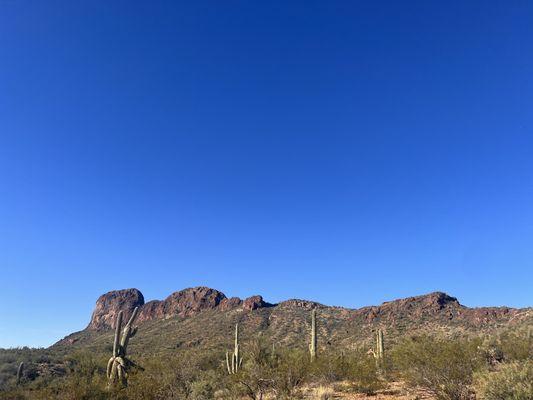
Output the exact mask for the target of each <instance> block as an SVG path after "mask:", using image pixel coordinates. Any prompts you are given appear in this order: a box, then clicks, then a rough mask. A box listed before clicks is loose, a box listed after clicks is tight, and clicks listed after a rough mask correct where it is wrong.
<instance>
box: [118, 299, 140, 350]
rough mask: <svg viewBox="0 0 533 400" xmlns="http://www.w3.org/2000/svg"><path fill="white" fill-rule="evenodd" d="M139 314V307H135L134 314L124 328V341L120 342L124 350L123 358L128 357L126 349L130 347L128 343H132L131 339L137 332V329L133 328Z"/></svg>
mask: <svg viewBox="0 0 533 400" xmlns="http://www.w3.org/2000/svg"><path fill="white" fill-rule="evenodd" d="M138 312H139V307H135V309H134V310H133V313H132V314H131V317H130V319H129V320H128V323H127V324H126V326H125V327H124V331H123V332H122V339H121V341H120V347H121V348H122V353H123V354H122V356H125V355H126V349H127V347H128V343H129V341H130V338H131V337H132V336H133V335H134V334H135V333H136V332H137V329H136V328H134V327H133V323H134V321H135V318H136V317H137V313H138Z"/></svg>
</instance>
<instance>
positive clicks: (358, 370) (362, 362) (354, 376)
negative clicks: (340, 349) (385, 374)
mask: <svg viewBox="0 0 533 400" xmlns="http://www.w3.org/2000/svg"><path fill="white" fill-rule="evenodd" d="M349 371H350V381H351V383H352V388H353V389H354V390H355V391H357V392H359V393H365V394H369V395H371V394H375V393H376V391H377V390H379V389H382V388H383V387H384V383H383V382H382V380H381V379H380V371H379V369H378V367H377V366H376V362H375V360H374V359H373V358H371V357H368V356H366V355H360V357H358V358H357V359H355V362H353V363H352V365H351V366H350V370H349Z"/></svg>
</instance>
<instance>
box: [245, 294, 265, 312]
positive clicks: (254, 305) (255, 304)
mask: <svg viewBox="0 0 533 400" xmlns="http://www.w3.org/2000/svg"><path fill="white" fill-rule="evenodd" d="M269 305H270V304H268V303H266V302H265V301H263V297H261V296H258V295H257V296H251V297H248V298H247V299H246V300H244V301H243V303H242V308H244V309H245V310H257V309H258V308H262V307H267V306H269Z"/></svg>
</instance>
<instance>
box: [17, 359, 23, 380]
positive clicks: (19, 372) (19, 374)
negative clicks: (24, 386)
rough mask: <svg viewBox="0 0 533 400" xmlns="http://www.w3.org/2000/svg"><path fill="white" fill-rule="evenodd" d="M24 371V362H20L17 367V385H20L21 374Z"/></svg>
mask: <svg viewBox="0 0 533 400" xmlns="http://www.w3.org/2000/svg"><path fill="white" fill-rule="evenodd" d="M23 373H24V363H23V362H21V363H20V364H19V367H18V369H17V385H20V382H21V381H22V374H23Z"/></svg>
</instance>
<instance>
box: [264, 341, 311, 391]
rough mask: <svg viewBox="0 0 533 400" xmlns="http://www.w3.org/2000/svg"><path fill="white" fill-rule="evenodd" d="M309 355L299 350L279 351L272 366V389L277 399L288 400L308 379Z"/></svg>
mask: <svg viewBox="0 0 533 400" xmlns="http://www.w3.org/2000/svg"><path fill="white" fill-rule="evenodd" d="M309 372H310V362H309V353H308V352H306V351H300V350H285V351H281V352H280V353H279V354H278V355H277V358H276V361H275V363H274V364H273V365H272V374H271V379H272V388H273V391H274V393H275V394H276V398H278V399H290V398H293V397H294V396H296V395H297V391H298V390H299V389H300V388H301V386H302V385H303V384H304V383H305V382H306V380H307V379H308V377H309Z"/></svg>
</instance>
